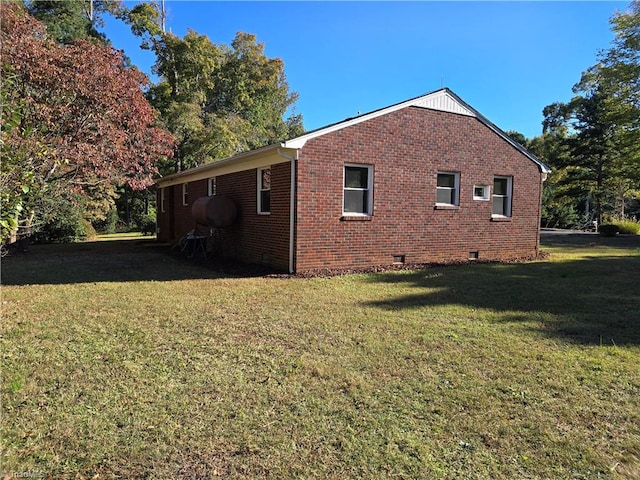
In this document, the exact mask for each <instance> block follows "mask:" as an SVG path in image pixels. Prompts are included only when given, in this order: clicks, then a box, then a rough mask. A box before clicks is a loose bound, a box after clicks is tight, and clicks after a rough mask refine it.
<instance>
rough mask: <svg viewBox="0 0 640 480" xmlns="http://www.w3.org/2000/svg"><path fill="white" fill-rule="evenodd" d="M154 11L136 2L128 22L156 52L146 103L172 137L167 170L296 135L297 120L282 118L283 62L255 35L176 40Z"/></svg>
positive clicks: (287, 106)
mask: <svg viewBox="0 0 640 480" xmlns="http://www.w3.org/2000/svg"><path fill="white" fill-rule="evenodd" d="M160 8H161V7H160V5H159V4H158V2H150V3H141V4H139V5H136V6H135V7H134V8H133V9H132V10H131V11H130V12H129V17H128V18H129V23H130V24H131V28H132V31H133V32H134V33H135V34H136V35H138V36H140V37H141V39H142V47H143V48H148V49H151V50H153V51H154V52H155V54H156V63H155V65H154V67H153V71H154V73H156V74H158V75H159V76H160V82H159V83H158V84H157V85H154V86H153V87H151V88H150V89H149V93H148V98H149V100H150V101H151V103H152V105H154V107H156V108H157V109H158V110H159V111H160V112H161V116H162V119H163V121H164V123H165V124H166V126H167V127H168V128H169V130H170V131H171V132H172V133H173V134H174V135H175V137H176V139H177V143H176V150H175V155H174V160H173V162H174V164H173V166H171V165H167V166H166V169H165V172H166V173H169V172H172V171H176V170H182V169H185V168H190V167H193V166H196V165H199V164H203V163H208V162H211V161H214V160H216V159H220V158H224V157H227V156H229V155H232V154H235V153H238V152H242V151H245V150H249V149H253V148H257V147H261V146H264V145H267V144H270V143H274V142H277V141H280V140H283V139H285V138H287V137H292V136H296V135H298V134H300V133H302V131H303V127H302V116H301V115H295V114H290V115H289V116H288V117H287V115H288V114H289V113H290V111H291V110H292V109H293V107H294V105H295V102H296V100H297V94H296V93H294V92H290V91H289V85H288V83H287V81H286V77H285V74H284V63H283V62H282V60H280V59H278V58H268V57H267V56H266V55H265V53H264V45H263V44H260V43H257V41H256V37H255V36H254V35H250V34H246V33H238V34H237V35H236V38H235V39H234V40H233V42H232V44H231V46H227V45H216V44H214V43H212V42H211V41H210V40H209V38H208V37H206V36H205V35H200V34H198V33H196V32H194V31H192V30H189V31H188V32H187V34H186V35H185V36H184V37H183V38H180V37H177V36H175V35H173V34H172V33H165V32H163V30H162V28H161V21H162V18H163V15H162V12H161V10H160Z"/></svg>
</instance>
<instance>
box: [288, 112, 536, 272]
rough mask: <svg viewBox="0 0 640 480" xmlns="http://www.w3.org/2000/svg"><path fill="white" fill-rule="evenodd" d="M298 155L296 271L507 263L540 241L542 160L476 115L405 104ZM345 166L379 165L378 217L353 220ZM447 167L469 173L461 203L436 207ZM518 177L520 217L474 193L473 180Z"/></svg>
mask: <svg viewBox="0 0 640 480" xmlns="http://www.w3.org/2000/svg"><path fill="white" fill-rule="evenodd" d="M299 158H300V160H299V161H298V172H297V174H298V198H297V214H296V225H297V241H296V269H297V271H304V270H309V269H318V268H326V267H359V266H367V265H388V264H391V263H392V262H393V256H394V255H405V256H406V257H405V258H406V262H407V263H422V262H443V261H456V260H467V259H468V258H469V253H470V252H476V251H477V252H478V256H479V259H480V260H507V259H513V258H519V257H525V256H531V255H535V254H536V253H537V248H538V225H539V218H540V189H541V174H540V171H539V168H538V166H537V165H536V164H535V163H533V162H532V161H531V160H530V159H528V158H526V157H525V156H524V155H523V154H521V153H520V152H519V151H518V150H516V149H515V148H514V147H513V146H512V145H510V144H509V143H508V142H506V141H505V140H504V139H502V138H501V137H500V136H498V135H497V134H495V133H494V132H493V131H491V130H490V129H489V128H488V127H486V126H485V125H483V124H482V123H481V122H480V121H478V120H477V119H475V118H473V117H467V116H463V115H456V114H452V113H446V112H440V111H434V110H427V109H423V108H416V107H411V108H406V109H402V110H399V111H396V112H393V113H390V114H387V115H383V116H380V117H377V118H375V119H372V120H370V121H367V122H363V123H360V124H358V125H354V126H351V127H347V128H344V129H342V130H338V131H336V132H333V133H330V134H327V135H324V136H321V137H317V138H315V139H311V140H309V141H308V142H307V144H306V145H305V146H304V147H303V149H302V151H301V153H300V157H299ZM345 163H363V164H369V165H374V174H373V175H374V192H373V196H374V200H373V209H374V211H373V216H372V217H371V218H370V220H369V221H344V220H342V219H341V217H342V199H343V192H342V187H343V186H342V181H343V168H344V164H345ZM439 171H457V172H460V205H459V207H458V208H456V209H454V210H441V209H436V208H435V199H436V178H437V172H439ZM494 175H502V176H513V196H512V213H513V215H512V217H511V218H510V219H508V221H495V220H494V219H492V217H491V213H492V201H491V200H489V201H479V200H473V185H474V184H476V185H478V184H486V185H490V186H491V188H493V178H494Z"/></svg>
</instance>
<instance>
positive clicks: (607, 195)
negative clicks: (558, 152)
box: [543, 1, 640, 221]
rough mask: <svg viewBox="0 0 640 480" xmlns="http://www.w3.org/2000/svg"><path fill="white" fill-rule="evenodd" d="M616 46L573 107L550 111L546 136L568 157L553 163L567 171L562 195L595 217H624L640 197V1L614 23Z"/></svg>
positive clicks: (586, 77)
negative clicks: (588, 208) (590, 206)
mask: <svg viewBox="0 0 640 480" xmlns="http://www.w3.org/2000/svg"><path fill="white" fill-rule="evenodd" d="M611 24H612V29H613V31H614V33H615V35H616V36H615V39H614V41H613V45H612V47H611V48H609V49H608V50H605V51H603V52H601V53H600V55H599V61H598V63H597V64H596V65H594V66H593V67H591V68H590V69H588V70H587V71H586V72H584V73H583V74H582V77H581V79H580V81H579V82H578V83H576V85H574V87H573V92H574V93H575V94H576V96H575V97H574V98H573V99H572V100H571V101H570V102H568V103H553V104H551V105H548V106H547V107H545V109H544V111H543V114H544V117H545V119H544V122H543V132H544V134H543V136H544V135H553V136H554V137H555V138H556V140H559V141H560V142H561V143H562V144H563V145H564V150H565V153H567V152H568V154H563V155H562V156H560V157H558V158H552V159H551V160H550V161H549V160H548V161H549V163H550V164H551V165H552V166H554V167H557V168H560V169H562V172H561V174H559V175H558V176H557V180H558V181H559V183H558V187H559V189H558V192H556V193H559V192H562V193H561V195H563V196H564V195H574V204H575V205H577V206H578V207H580V202H584V203H587V204H588V203H592V204H593V207H594V216H595V218H596V219H597V220H598V221H602V217H603V215H605V214H607V215H611V214H615V215H619V216H624V215H625V214H626V213H627V210H626V205H627V203H628V201H629V200H630V199H633V198H634V197H637V196H638V195H640V3H639V2H638V1H634V2H632V3H631V5H630V7H629V9H628V10H627V11H626V12H620V13H617V14H616V15H615V16H614V17H613V18H612V20H611Z"/></svg>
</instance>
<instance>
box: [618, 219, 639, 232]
mask: <svg viewBox="0 0 640 480" xmlns="http://www.w3.org/2000/svg"><path fill="white" fill-rule="evenodd" d="M612 223H613V224H614V225H615V226H616V227H618V231H619V232H620V233H626V234H629V235H640V222H634V221H633V220H614V221H613V222H612Z"/></svg>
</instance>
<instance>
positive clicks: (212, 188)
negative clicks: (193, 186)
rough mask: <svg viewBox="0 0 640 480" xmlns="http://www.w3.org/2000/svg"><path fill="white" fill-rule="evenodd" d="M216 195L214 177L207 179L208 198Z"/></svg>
mask: <svg viewBox="0 0 640 480" xmlns="http://www.w3.org/2000/svg"><path fill="white" fill-rule="evenodd" d="M215 194H216V177H211V178H209V179H207V195H208V196H209V197H210V196H212V195H215Z"/></svg>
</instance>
